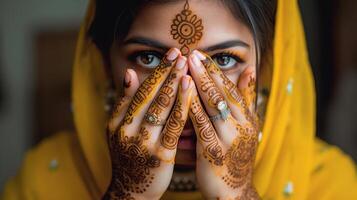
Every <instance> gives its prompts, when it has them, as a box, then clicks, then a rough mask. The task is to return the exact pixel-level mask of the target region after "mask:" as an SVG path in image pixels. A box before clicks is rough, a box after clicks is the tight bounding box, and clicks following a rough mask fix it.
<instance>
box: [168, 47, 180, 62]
mask: <svg viewBox="0 0 357 200" xmlns="http://www.w3.org/2000/svg"><path fill="white" fill-rule="evenodd" d="M178 55H179V53H178V52H177V50H176V49H170V51H169V52H168V53H167V56H166V58H167V60H169V61H173V60H175V59H176V58H177V56H178Z"/></svg>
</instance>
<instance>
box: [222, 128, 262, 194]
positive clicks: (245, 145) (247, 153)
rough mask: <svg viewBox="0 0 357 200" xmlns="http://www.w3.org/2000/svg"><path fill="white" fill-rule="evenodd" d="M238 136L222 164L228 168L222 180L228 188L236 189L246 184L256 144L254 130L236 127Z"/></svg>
mask: <svg viewBox="0 0 357 200" xmlns="http://www.w3.org/2000/svg"><path fill="white" fill-rule="evenodd" d="M236 129H237V131H238V132H239V136H238V137H237V139H235V141H234V142H233V145H232V146H231V147H230V148H229V149H228V151H227V153H226V154H225V157H224V163H225V165H226V166H227V168H228V174H227V175H225V176H223V177H222V179H223V180H224V182H226V183H227V185H228V186H230V187H232V188H234V189H236V188H239V187H241V186H243V185H244V184H246V183H247V180H249V177H248V176H249V175H250V174H251V170H253V169H252V166H253V163H254V158H255V151H256V146H257V144H258V139H257V134H256V130H255V128H252V127H249V126H248V127H241V126H240V125H237V128H236Z"/></svg>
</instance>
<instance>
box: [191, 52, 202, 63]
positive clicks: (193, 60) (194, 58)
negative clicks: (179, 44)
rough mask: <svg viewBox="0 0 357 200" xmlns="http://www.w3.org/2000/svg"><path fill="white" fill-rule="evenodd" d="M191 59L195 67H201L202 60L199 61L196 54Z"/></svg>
mask: <svg viewBox="0 0 357 200" xmlns="http://www.w3.org/2000/svg"><path fill="white" fill-rule="evenodd" d="M190 58H191V61H192V62H193V64H194V65H195V66H200V60H198V58H197V56H196V55H195V54H191V56H190Z"/></svg>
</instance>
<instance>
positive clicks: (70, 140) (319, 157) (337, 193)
mask: <svg viewBox="0 0 357 200" xmlns="http://www.w3.org/2000/svg"><path fill="white" fill-rule="evenodd" d="M94 11H95V4H94V2H93V1H91V3H90V5H89V8H88V12H87V16H86V18H85V20H84V23H83V25H82V27H81V31H80V34H79V40H78V46H77V51H76V60H75V63H74V73H73V93H72V95H73V106H74V120H75V124H76V128H77V134H76V135H74V134H73V135H68V134H60V135H59V136H57V137H54V138H52V139H49V140H48V141H45V142H44V143H43V144H42V145H40V146H39V147H37V148H36V149H35V150H33V151H31V152H30V153H29V154H28V156H27V158H26V160H25V163H24V166H23V167H22V170H21V172H20V174H19V175H18V176H17V177H16V178H14V179H13V180H12V181H10V182H9V183H8V185H7V187H6V189H5V193H4V198H5V199H24V198H26V199H27V198H29V199H32V198H33V199H90V198H92V199H99V198H100V196H101V194H103V193H104V192H105V190H106V188H107V185H108V183H109V180H110V176H111V171H110V169H111V168H110V157H109V152H108V146H107V143H106V139H105V138H106V137H105V132H104V131H105V124H106V120H107V119H106V113H105V111H104V109H103V108H104V99H105V92H106V89H107V87H106V86H107V85H106V83H107V79H106V76H105V72H104V67H103V61H102V58H101V56H100V54H99V51H98V49H97V48H96V47H95V45H94V44H93V43H92V41H90V40H89V38H88V37H87V36H86V33H87V30H88V28H89V26H90V23H91V21H92V19H93V17H94ZM272 67H273V73H272V82H271V88H270V91H271V93H270V96H269V102H268V105H267V111H266V114H265V122H264V127H263V131H262V133H263V137H262V142H261V143H260V145H259V149H258V154H257V159H256V166H255V174H254V184H255V186H256V187H257V190H258V192H259V194H260V195H261V196H262V197H263V199H272V200H273V199H274V200H276V199H297V200H303V199H357V190H356V189H357V187H356V186H357V178H356V177H357V176H356V172H355V169H354V165H353V162H352V161H351V160H350V159H349V158H348V157H347V156H345V155H343V154H342V153H341V152H340V151H339V150H338V149H337V148H334V147H330V146H328V145H326V144H323V143H322V142H320V141H318V140H317V139H315V89H314V81H313V76H312V73H311V69H310V64H309V62H308V55H307V50H306V45H305V36H304V30H303V26H302V22H301V16H300V13H299V8H298V2H297V0H278V8H277V16H276V27H275V39H274V64H273V66H272ZM54 155H55V156H54ZM54 157H55V158H56V161H57V162H58V164H57V165H58V166H57V167H56V168H55V170H51V169H52V168H51V167H53V166H51V164H53V163H52V162H53V158H54ZM78 163H81V164H78ZM48 166H49V167H50V170H49V169H48ZM163 199H187V200H188V199H200V195H199V194H198V193H166V194H165V196H164V198H163Z"/></svg>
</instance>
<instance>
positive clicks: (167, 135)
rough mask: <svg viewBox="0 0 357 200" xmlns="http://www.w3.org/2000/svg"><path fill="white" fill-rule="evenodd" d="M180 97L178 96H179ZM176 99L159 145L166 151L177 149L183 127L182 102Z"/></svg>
mask: <svg viewBox="0 0 357 200" xmlns="http://www.w3.org/2000/svg"><path fill="white" fill-rule="evenodd" d="M179 95H180V94H179ZM179 99H180V98H178V99H177V100H178V101H177V102H176V104H175V107H174V108H173V111H172V112H171V114H170V117H169V120H168V122H167V123H166V125H165V128H164V130H163V132H162V137H161V144H162V146H164V147H165V148H167V149H170V150H174V149H176V147H177V143H178V139H179V137H180V134H181V132H182V130H183V128H184V126H185V120H184V119H183V113H182V112H183V108H182V102H180V101H179Z"/></svg>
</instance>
